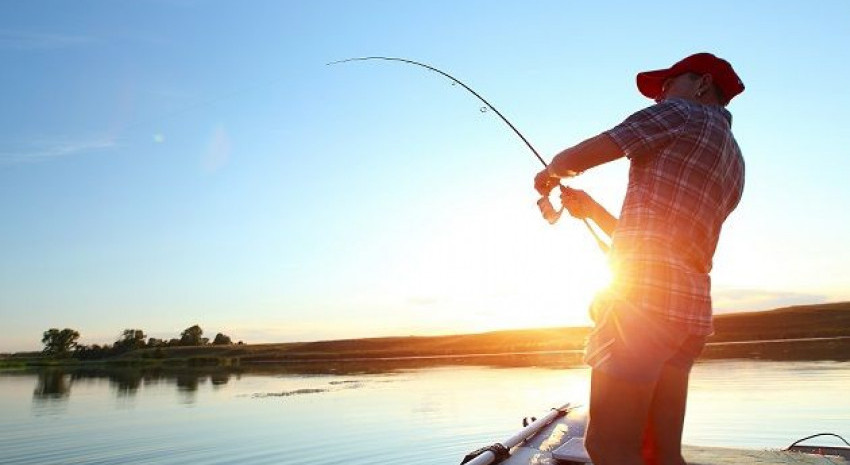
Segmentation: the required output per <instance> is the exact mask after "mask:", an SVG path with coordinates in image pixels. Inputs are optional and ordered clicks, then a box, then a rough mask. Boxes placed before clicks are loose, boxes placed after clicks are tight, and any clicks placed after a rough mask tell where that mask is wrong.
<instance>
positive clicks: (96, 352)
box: [41, 325, 243, 360]
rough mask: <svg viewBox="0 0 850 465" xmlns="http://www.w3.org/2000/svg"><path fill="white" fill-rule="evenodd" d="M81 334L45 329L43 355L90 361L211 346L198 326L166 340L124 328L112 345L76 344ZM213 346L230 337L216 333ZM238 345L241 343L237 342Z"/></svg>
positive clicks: (42, 339)
mask: <svg viewBox="0 0 850 465" xmlns="http://www.w3.org/2000/svg"><path fill="white" fill-rule="evenodd" d="M79 339H80V333H79V332H78V331H76V330H73V329H71V328H65V329H62V330H60V329H57V328H50V329H48V330H47V331H45V332H44V334H43V335H42V338H41V343H42V344H44V350H43V351H42V352H43V353H44V354H46V355H50V356H53V357H57V358H68V357H73V358H77V359H80V360H93V359H101V358H106V357H113V356H116V355H120V354H123V353H126V352H130V351H132V350H137V349H151V348H153V349H155V348H162V347H197V346H205V345H210V339H209V338H207V337H204V330H203V329H201V327H200V326H198V325H193V326H190V327H188V328H186V329H184V330H183V331H182V332H181V333H180V337H179V338H173V339H169V340H165V339H158V338H155V337H148V336H146V335H145V332H144V331H142V330H141V329H125V330H124V331H123V332H122V333H121V336H120V337H119V338H118V339H117V340H116V341H115V342H114V343H112V344H103V345H101V344H92V345H90V346H86V345H82V344H79V343H78V342H77V341H78V340H79ZM211 344H212V345H231V344H233V341H232V340H231V339H230V336H228V335H226V334H223V333H218V334H216V335H215V338H213V341H212V343H211ZM237 344H240V345H241V344H243V342H242V341H239V342H238V343H237Z"/></svg>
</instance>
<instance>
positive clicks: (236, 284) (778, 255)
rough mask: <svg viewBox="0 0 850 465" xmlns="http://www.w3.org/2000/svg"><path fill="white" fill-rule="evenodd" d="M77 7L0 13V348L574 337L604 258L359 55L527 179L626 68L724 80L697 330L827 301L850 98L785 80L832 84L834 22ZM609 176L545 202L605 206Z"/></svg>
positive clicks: (838, 259) (603, 272)
mask: <svg viewBox="0 0 850 465" xmlns="http://www.w3.org/2000/svg"><path fill="white" fill-rule="evenodd" d="M86 5H87V6H86V8H81V7H79V6H78V5H76V4H74V5H71V4H64V3H58V4H55V5H52V7H51V8H49V9H45V8H42V7H41V5H40V4H39V3H37V2H36V3H25V4H15V5H14V6H12V5H0V13H2V14H0V56H2V58H3V59H4V62H6V63H8V64H10V65H9V66H8V70H7V71H8V72H7V73H5V74H4V75H3V76H0V84H2V86H3V89H4V95H6V96H7V102H6V111H5V112H3V114H2V116H0V119H2V123H3V124H2V125H0V131H2V139H0V140H2V141H3V142H0V215H2V217H3V222H2V225H0V244H3V251H2V254H0V286H2V287H0V320H2V321H3V325H4V328H5V329H6V330H7V333H8V334H9V337H7V338H4V340H3V341H2V342H0V352H16V351H24V350H38V349H40V347H39V341H40V340H41V335H42V333H43V332H44V331H45V330H47V329H49V328H53V327H56V328H60V329H61V328H72V329H75V330H77V331H79V332H80V333H81V339H80V342H81V343H82V344H93V343H97V344H100V343H103V342H113V341H114V340H115V339H116V338H117V337H118V336H119V335H120V333H121V331H122V330H123V329H125V328H138V329H143V330H144V331H146V332H148V331H149V332H150V333H149V334H148V335H149V336H153V337H165V336H166V335H173V334H175V333H179V331H180V330H181V328H185V327H187V326H190V325H192V324H195V323H197V324H199V325H200V326H201V327H202V328H204V327H207V328H214V329H213V333H215V332H222V333H224V334H227V335H229V336H231V337H232V339H233V340H234V341H237V340H243V341H246V342H249V343H264V341H293V342H294V341H306V340H311V341H313V340H330V339H338V338H348V339H351V338H356V339H359V338H363V337H386V336H384V335H387V334H412V335H431V334H468V333H480V332H487V331H493V330H502V329H511V328H513V327H516V326H517V325H523V327H529V326H533V327H547V326H548V327H553V326H554V327H563V326H576V325H581V324H589V320H588V318H587V311H586V309H587V307H588V305H589V303H590V301H591V299H592V298H593V295H594V293H595V291H596V290H598V289H599V288H600V287H602V285H604V283H605V282H606V280H607V273H608V271H607V269H606V264H605V259H604V257H603V256H602V255H601V254H600V253H599V252H598V251H597V250H596V245H595V243H594V241H593V239H592V238H591V237H590V235H588V234H587V232H586V231H585V229H584V226H583V225H582V224H581V223H580V222H578V221H573V220H572V219H571V218H566V217H565V218H563V219H562V220H561V221H560V222H559V223H558V224H557V225H555V226H554V227H552V226H550V225H548V224H547V223H546V222H545V221H544V220H542V219H541V218H540V214H539V212H538V210H537V206H536V205H535V202H536V200H537V194H536V192H534V190H533V188H532V178H533V176H534V174H535V173H536V172H537V171H538V169H539V163H538V162H537V160H535V159H534V157H533V155H532V154H531V153H530V151H529V150H528V149H527V147H525V146H524V145H523V143H522V141H521V140H520V139H519V138H517V137H516V136H515V135H514V134H512V133H511V132H510V130H509V129H508V128H507V127H506V126H505V125H504V124H503V123H502V122H501V121H500V120H498V118H497V117H496V116H495V115H494V114H493V112H490V111H486V112H482V111H480V107H481V105H480V103H479V102H478V101H477V100H475V98H474V97H473V96H472V95H469V94H468V93H467V92H466V91H465V90H463V89H461V88H460V87H459V86H453V85H452V83H451V82H449V81H448V80H446V79H445V78H443V77H442V76H438V75H436V74H435V73H432V72H428V71H426V70H423V69H421V68H418V67H413V66H409V65H405V64H399V63H376V62H355V63H345V64H340V65H335V66H333V67H329V66H326V63H329V62H331V61H335V60H340V59H345V58H349V57H356V56H369V55H385V56H399V57H404V58H409V59H413V60H417V61H422V62H424V63H427V64H429V65H432V66H435V67H437V68H439V69H442V70H445V71H447V72H448V73H450V74H452V75H454V76H456V77H457V78H458V79H460V80H462V81H463V82H465V83H467V84H469V85H470V86H471V87H472V88H474V89H475V90H476V91H478V92H480V93H481V95H483V96H484V97H485V98H486V99H487V100H489V101H490V102H492V103H493V105H494V106H495V107H496V108H498V109H499V111H501V112H502V113H504V114H505V116H506V117H507V118H508V119H509V120H510V121H511V122H512V123H513V124H515V125H516V126H517V128H519V130H520V131H522V132H523V134H524V135H525V136H526V137H527V138H528V139H529V140H530V141H531V142H532V143H533V144H534V146H535V147H536V148H537V149H538V151H539V152H540V154H541V155H542V156H543V158H544V159H546V160H547V161H548V160H550V159H551V158H552V156H553V155H554V154H555V153H557V152H558V151H560V150H561V149H563V148H565V147H567V146H570V145H574V144H576V143H578V142H580V141H582V140H584V139H586V138H588V137H591V136H594V135H596V134H598V133H599V132H600V131H602V130H605V129H607V128H609V127H611V126H613V125H615V124H617V123H619V122H620V121H622V120H623V119H624V118H625V117H627V116H628V115H630V114H631V113H633V112H635V111H637V110H639V109H641V108H644V107H646V106H648V105H650V104H651V103H652V102H651V101H649V100H647V99H645V98H643V97H642V96H641V95H640V94H639V93H638V92H637V90H636V89H635V85H634V75H635V73H637V72H639V71H645V70H648V69H657V68H663V67H668V66H670V65H671V64H672V63H674V62H675V61H678V60H679V59H681V58H683V57H684V56H686V55H688V54H691V53H695V52H699V51H708V52H712V53H715V54H716V55H718V56H720V57H723V58H725V59H727V60H729V61H730V62H731V63H732V65H733V66H734V67H735V69H736V70H737V71H738V72H739V74H740V75H741V77H742V80H743V81H744V83H745V85H746V90H745V92H744V93H743V94H741V95H740V96H738V97H736V98H735V99H734V100H733V101H732V102H731V104H730V105H729V110H730V111H731V113H732V114H733V116H734V124H733V131H734V133H735V136H736V138H737V140H738V142H739V145H740V146H741V148H742V151H743V154H744V158H745V160H746V167H747V178H746V186H745V190H744V195H743V199H742V200H741V204H740V206H739V207H738V209H737V210H736V211H735V212H733V213H732V215H731V217H730V219H729V220H728V221H727V223H726V224H725V225H724V230H723V233H722V234H721V237H720V242H719V246H718V249H717V253H716V255H715V260H714V270H713V271H712V274H711V276H712V283H713V288H712V289H713V293H712V296H713V300H714V305H715V312H716V313H717V314H722V313H725V312H730V311H742V309H747V310H750V311H763V310H769V309H774V308H778V307H784V306H791V305H808V304H821V303H829V302H841V301H848V300H850V247H847V246H846V245H845V242H846V239H845V238H846V237H848V236H850V218H848V217H847V216H846V215H841V214H840V212H841V211H844V210H845V209H846V206H845V205H844V204H845V203H846V199H848V198H850V184H848V183H847V182H845V181H844V179H843V176H844V174H845V173H847V172H850V157H847V149H846V147H847V144H846V140H845V139H846V137H845V136H843V134H844V132H845V131H844V129H843V128H844V127H846V126H847V123H848V122H850V117H848V116H847V115H846V114H845V113H844V112H843V111H842V109H843V108H846V107H848V106H850V90H847V89H845V88H843V87H841V86H838V87H835V86H831V87H827V88H826V89H825V92H824V91H820V92H818V91H819V90H820V89H818V88H817V87H816V86H813V85H812V80H813V79H818V80H823V79H828V78H830V77H831V76H842V75H847V74H848V73H850V59H847V58H850V51H848V50H847V48H846V47H845V46H844V44H846V43H848V42H850V30H848V29H847V28H846V27H845V25H844V23H843V19H844V18H847V17H848V14H850V3H847V2H843V1H839V0H832V1H825V2H820V3H818V4H816V5H806V4H779V5H777V4H775V3H773V2H766V1H756V2H749V3H747V4H743V5H742V4H739V3H735V2H732V1H731V0H728V1H723V2H721V4H720V5H718V6H717V7H716V8H712V9H711V11H703V10H702V9H699V10H698V9H697V7H694V8H693V9H690V8H687V7H686V8H685V9H670V8H669V7H667V5H665V4H661V3H658V4H655V5H654V7H650V8H648V7H647V5H646V4H640V5H638V4H633V3H630V2H626V1H619V0H618V1H614V2H608V3H606V4H604V5H585V4H574V3H570V2H566V3H565V2H554V1H544V2H540V3H536V4H534V5H531V6H529V5H527V4H522V3H508V4H500V5H495V6H494V5H491V4H488V3H485V2H477V1H473V2H469V3H464V4H460V5H458V4H455V3H451V2H444V1H443V2H430V3H428V4H421V5H420V4H417V5H406V4H390V5H387V4H386V3H385V2H378V1H362V2H358V3H357V4H349V3H345V2H339V1H330V0H328V1H319V2H314V3H310V4H294V5H293V4H281V3H280V2H273V1H258V2H254V3H252V4H251V5H249V6H244V5H243V6H238V5H233V4H230V3H227V2H195V1H192V0H188V1H185V0H163V1H157V2H144V3H131V4H120V5H119V4H112V3H100V2H93V3H87V4H86ZM650 6H652V5H650ZM615 10H616V11H618V12H619V13H620V14H617V15H611V14H610V13H611V11H615ZM673 10H675V11H673ZM730 11H734V12H735V14H734V15H731V14H729V12H730ZM694 15H699V20H700V27H699V28H696V29H695V28H694V27H693V23H692V22H689V21H682V18H683V17H688V18H692V17H693V16H694ZM660 24H663V25H664V27H663V28H658V27H657V25H660ZM812 50H818V51H819V53H818V54H813V53H812ZM815 55H816V56H815ZM822 57H833V58H831V59H825V58H822ZM842 58H845V59H842ZM803 70H805V72H804V71H803ZM813 76H815V77H814V78H813ZM824 93H825V94H826V95H824ZM627 165H628V163H627V162H625V161H624V160H619V161H616V162H614V163H611V164H609V165H606V166H604V167H600V168H597V169H595V170H591V171H589V172H587V173H585V174H583V175H582V176H579V177H578V178H575V180H573V181H570V182H569V184H570V185H572V186H575V187H578V188H581V189H585V190H587V191H588V192H589V193H591V195H594V196H595V197H596V198H597V199H598V200H599V201H600V202H601V203H602V204H603V205H605V206H606V207H607V208H609V209H610V210H612V212H618V211H619V206H620V204H621V202H622V198H623V195H624V193H625V188H626V181H627V179H626V175H627V169H628V166H627ZM827 220H828V221H827ZM172 328H173V329H172ZM169 337H170V336H169Z"/></svg>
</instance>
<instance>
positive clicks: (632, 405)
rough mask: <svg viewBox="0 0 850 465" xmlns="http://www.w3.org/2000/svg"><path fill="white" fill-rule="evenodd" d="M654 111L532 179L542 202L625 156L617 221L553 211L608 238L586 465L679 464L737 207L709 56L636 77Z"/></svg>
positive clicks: (736, 82)
mask: <svg viewBox="0 0 850 465" xmlns="http://www.w3.org/2000/svg"><path fill="white" fill-rule="evenodd" d="M637 87H638V89H639V90H640V92H641V93H642V94H643V95H645V96H647V97H649V98H651V99H653V100H655V101H656V102H657V103H656V105H653V106H651V107H648V108H645V109H643V110H641V111H638V112H637V113H635V114H633V115H631V116H630V117H628V118H627V119H626V120H625V121H623V122H622V123H621V124H619V125H618V126H616V127H614V128H612V129H610V130H608V131H605V132H603V133H602V134H600V135H598V136H596V137H593V138H591V139H588V140H586V141H584V142H582V143H580V144H578V145H576V146H574V147H570V148H568V149H566V150H564V151H562V152H561V153H559V154H558V155H556V156H555V158H554V159H553V160H552V163H551V164H550V165H549V167H548V168H546V169H545V170H543V171H541V172H540V173H538V174H537V176H536V177H535V180H534V184H535V188H536V189H537V191H538V192H540V194H541V195H543V196H548V195H549V192H550V191H551V190H552V189H553V188H554V187H555V186H557V185H558V184H559V182H560V179H561V178H564V177H570V176H575V175H576V174H578V173H580V172H582V171H584V170H587V169H589V168H592V167H594V166H598V165H601V164H603V163H606V162H609V161H612V160H615V159H618V158H620V157H623V156H625V157H627V158H628V159H629V160H630V169H629V183H628V189H627V191H626V197H625V200H624V202H623V206H622V210H621V212H620V218H619V219H617V218H615V217H614V216H613V215H611V214H610V213H608V211H606V210H605V208H603V207H602V206H601V205H600V204H599V203H597V202H596V201H595V200H593V199H592V198H591V197H590V196H589V195H587V194H586V193H584V192H583V191H579V190H573V189H569V188H565V189H563V190H562V195H561V201H562V203H563V205H564V206H565V207H566V208H567V210H568V211H569V212H570V213H571V214H572V215H573V216H575V217H578V218H590V219H591V220H593V221H594V222H595V223H596V224H597V225H599V227H600V228H601V229H602V230H603V231H605V233H606V234H608V235H609V236H610V237H611V238H612V245H611V250H610V252H609V260H610V265H611V267H612V271H613V276H614V277H613V280H612V283H611V285H610V286H609V287H608V289H606V290H605V291H603V292H601V293H600V294H599V295H597V297H596V299H595V300H594V302H593V305H592V306H591V316H592V317H593V319H594V322H595V328H594V331H593V332H592V333H591V336H590V337H589V338H588V345H587V349H586V353H585V360H586V362H587V363H588V364H589V365H590V366H591V393H590V415H589V423H588V427H587V435H586V437H585V446H586V448H587V451H588V454H589V455H590V457H591V459H592V460H593V463H594V464H595V465H631V464H644V463H647V464H665V465H667V464H676V465H679V464H684V463H685V462H684V460H683V459H682V455H681V438H682V426H683V423H684V417H685V404H686V399H687V390H688V376H689V374H690V370H691V366H692V365H693V362H694V360H695V359H696V357H697V356H698V355H699V354H700V352H701V351H702V348H703V346H704V344H705V338H706V337H707V336H708V335H710V334H711V333H712V332H713V327H712V323H711V314H712V312H711V294H710V293H711V283H710V279H709V271H710V270H711V266H712V258H713V256H714V252H715V249H716V247H717V241H718V238H719V235H720V229H721V226H722V224H723V222H724V221H725V220H726V218H727V216H728V215H729V213H731V212H732V210H734V209H735V207H736V206H737V205H738V202H739V200H740V198H741V194H742V192H743V185H744V161H743V158H742V156H741V151H740V149H739V147H738V144H737V142H736V141H735V138H734V137H733V135H732V132H731V121H732V117H731V115H730V113H729V112H728V111H727V110H726V109H725V106H726V105H727V104H728V103H729V101H730V100H731V99H732V98H734V97H735V96H736V95H738V94H739V93H741V92H742V91H743V90H744V85H743V83H742V82H741V80H740V79H739V77H738V75H737V74H736V73H735V71H734V70H733V69H732V66H731V65H730V64H729V63H728V62H727V61H725V60H723V59H720V58H718V57H716V56H714V55H712V54H709V53H698V54H695V55H691V56H689V57H687V58H685V59H683V60H681V61H679V62H678V63H676V64H674V65H673V66H672V67H670V68H667V69H661V70H656V71H648V72H643V73H640V74H638V75H637Z"/></svg>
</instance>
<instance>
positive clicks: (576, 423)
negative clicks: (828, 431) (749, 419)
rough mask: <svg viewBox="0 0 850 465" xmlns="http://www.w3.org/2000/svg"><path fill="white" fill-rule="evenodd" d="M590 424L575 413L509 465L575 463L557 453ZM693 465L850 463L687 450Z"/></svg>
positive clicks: (523, 447)
mask: <svg viewBox="0 0 850 465" xmlns="http://www.w3.org/2000/svg"><path fill="white" fill-rule="evenodd" d="M586 424H587V412H586V410H584V409H574V410H571V411H570V412H569V413H568V414H567V415H566V416H564V417H561V418H558V419H557V420H555V421H554V422H552V423H551V424H549V425H547V426H545V427H544V428H543V429H541V430H540V431H539V432H538V433H537V434H535V435H534V436H532V437H530V438H528V439H527V440H526V441H525V442H523V443H521V444H520V445H518V446H517V447H514V448H513V449H512V450H511V456H510V457H509V458H508V459H507V460H505V461H504V462H502V463H503V464H505V465H567V464H573V463H589V462H570V461H565V460H559V459H557V458H556V456H557V453H556V452H555V451H556V450H557V449H558V448H559V447H561V445H562V444H564V443H566V442H567V441H569V440H570V439H571V438H583V437H584V433H585V427H586ZM683 455H684V456H685V460H686V461H687V462H688V464H690V465H732V464H734V465H762V464H764V465H798V464H799V465H809V464H811V465H814V464H817V465H841V464H843V465H850V460H847V459H845V458H842V457H839V456H833V455H817V454H804V453H799V452H790V451H784V450H747V449H727V448H718V447H695V446H685V447H684V448H683Z"/></svg>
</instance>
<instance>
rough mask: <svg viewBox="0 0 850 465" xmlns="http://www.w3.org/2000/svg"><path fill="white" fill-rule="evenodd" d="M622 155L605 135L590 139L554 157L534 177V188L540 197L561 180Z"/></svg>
mask: <svg viewBox="0 0 850 465" xmlns="http://www.w3.org/2000/svg"><path fill="white" fill-rule="evenodd" d="M623 155H624V153H623V150H622V149H620V146H619V145H617V143H616V142H614V140H613V139H611V137H609V136H608V135H607V134H604V133H603V134H600V135H598V136H596V137H591V138H590V139H587V140H586V141H584V142H582V143H580V144H578V145H575V146H573V147H570V148H567V149H565V150H563V151H561V153H559V154H557V155H555V157H554V158H553V159H552V162H551V163H549V166H548V167H546V169H544V170H543V171H541V172H539V173H537V176H535V177H534V188H535V189H537V192H539V193H540V195H542V196H547V195H549V192H550V191H551V190H552V188H554V187H555V186H557V185H558V183H559V182H560V179H561V178H568V177H572V176H575V175H577V174H579V173H581V172H582V171H584V170H587V169H590V168H593V167H595V166H599V165H601V164H603V163H608V162H609V161H613V160H616V159H618V158H620V157H622V156H623Z"/></svg>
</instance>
